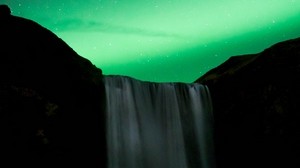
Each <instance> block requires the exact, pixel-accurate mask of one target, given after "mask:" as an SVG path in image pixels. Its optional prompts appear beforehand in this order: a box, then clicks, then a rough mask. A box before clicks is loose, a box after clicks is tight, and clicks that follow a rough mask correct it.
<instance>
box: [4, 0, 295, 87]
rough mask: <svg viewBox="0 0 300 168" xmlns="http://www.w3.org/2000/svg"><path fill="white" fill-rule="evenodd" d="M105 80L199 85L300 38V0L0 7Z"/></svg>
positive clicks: (103, 1)
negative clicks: (41, 30)
mask: <svg viewBox="0 0 300 168" xmlns="http://www.w3.org/2000/svg"><path fill="white" fill-rule="evenodd" d="M0 4H7V5H8V6H9V7H10V8H11V10H12V14H13V15H15V16H21V17H25V18H27V19H31V20H34V21H36V22H38V23H39V24H41V25H42V26H44V27H46V28H48V29H49V30H51V31H52V32H54V33H55V34H56V35H57V36H58V37H60V38H62V39H63V40H64V41H65V42H66V43H67V44H69V46H71V47H72V48H73V49H74V50H75V51H76V52H77V53H78V54H79V55H81V56H83V57H85V58H87V59H89V60H90V61H91V62H92V63H93V64H95V65H96V66H97V67H99V68H101V69H102V70H103V73H104V74H107V75H108V74H117V75H126V76H131V77H134V78H137V79H140V80H147V81H154V82H193V81H194V80H196V79H197V78H199V77H200V76H202V75H203V74H204V73H205V72H207V71H208V70H210V69H212V68H214V67H216V66H218V65H219V64H221V63H222V62H224V61H225V60H227V59H228V58H229V57H230V56H235V55H242V54H250V53H257V52H261V51H262V50H263V49H265V48H267V47H269V46H270V45H272V44H274V43H277V42H280V41H283V40H288V39H291V38H297V37H300V22H299V20H300V0H263V1H262V0H219V1H212V0H206V1H204V0H184V1H183V0H84V1H67V0H66V1H58V0H40V1H38V0H31V1H24V0H0Z"/></svg>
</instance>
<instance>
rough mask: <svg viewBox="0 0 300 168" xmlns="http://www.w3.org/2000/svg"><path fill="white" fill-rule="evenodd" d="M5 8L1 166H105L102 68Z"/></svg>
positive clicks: (0, 30)
mask: <svg viewBox="0 0 300 168" xmlns="http://www.w3.org/2000/svg"><path fill="white" fill-rule="evenodd" d="M0 8H1V10H0V11H1V12H0V24H1V26H0V37H1V38H0V41H1V46H0V114H1V118H0V124H1V126H0V129H1V145H0V146H1V147H0V148H1V154H2V155H1V156H2V157H1V164H6V163H7V166H9V165H10V166H11V167H15V166H17V165H18V164H20V165H22V166H23V167H24V166H31V167H72V166H75V165H76V166H80V165H81V164H82V165H85V166H87V167H99V166H100V165H102V166H103V165H105V162H106V158H105V155H106V150H105V146H106V145H105V137H104V135H105V133H104V131H105V130H104V123H105V122H104V121H105V120H104V113H101V111H103V108H104V105H103V103H104V98H103V95H104V86H103V84H102V82H101V81H102V73H101V70H100V69H98V68H97V67H95V66H94V65H93V64H92V63H91V62H90V61H89V60H87V59H85V58H83V57H81V56H80V55H78V54H77V53H76V52H75V51H73V50H72V48H70V47H69V46H68V45H67V44H66V43H65V42H64V41H63V40H61V39H60V38H58V37H57V36H56V35H55V34H53V33H52V32H51V31H49V30H48V29H46V28H44V27H42V26H41V25H39V24H38V23H36V22H34V21H31V20H28V19H25V18H21V17H16V16H12V15H10V10H9V8H8V7H7V6H5V5H1V7H0ZM89 164H90V165H93V166H89Z"/></svg>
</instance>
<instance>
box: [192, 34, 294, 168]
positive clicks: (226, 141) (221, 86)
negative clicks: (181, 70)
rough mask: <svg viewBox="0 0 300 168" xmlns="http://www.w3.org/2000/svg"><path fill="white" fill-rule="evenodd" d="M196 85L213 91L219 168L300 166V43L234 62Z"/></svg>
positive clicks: (280, 45)
mask: <svg viewBox="0 0 300 168" xmlns="http://www.w3.org/2000/svg"><path fill="white" fill-rule="evenodd" d="M196 82H199V83H202V84H206V85H207V86H208V87H209V88H210V92H211V96H212V100H213V107H214V117H215V135H216V137H215V141H216V149H217V151H216V153H217V163H218V167H219V168H223V167H225V168H227V167H231V168H240V167H243V168H245V167H289V168H296V167H300V160H299V156H300V145H299V142H300V125H299V122H300V113H299V112H300V98H299V97H300V92H299V86H300V38H296V39H291V40H287V41H283V42H280V43H277V44H275V45H273V46H271V47H270V48H268V49H266V50H264V51H263V52H261V53H257V54H252V55H244V56H235V57H231V58H229V59H228V60H227V61H225V62H224V63H223V64H221V65H219V66H218V67H216V68H214V69H212V70H211V71H209V72H207V73H206V74H205V75H203V76H202V77H200V78H199V79H198V80H197V81H196Z"/></svg>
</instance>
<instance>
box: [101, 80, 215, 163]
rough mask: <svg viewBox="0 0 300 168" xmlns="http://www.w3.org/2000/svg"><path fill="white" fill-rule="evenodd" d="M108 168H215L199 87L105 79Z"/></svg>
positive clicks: (206, 105)
mask: <svg viewBox="0 0 300 168" xmlns="http://www.w3.org/2000/svg"><path fill="white" fill-rule="evenodd" d="M103 80H104V84H105V91H106V104H107V105H106V116H107V135H106V137H107V145H108V146H107V147H108V167H109V168H196V167H197V168H214V167H215V165H214V157H213V142H212V141H213V137H212V122H213V119H212V105H211V99H210V94H209V90H208V88H207V87H206V86H204V85H201V84H195V83H193V84H186V83H154V82H145V81H140V80H136V79H133V78H130V77H126V76H104V78H103Z"/></svg>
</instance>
